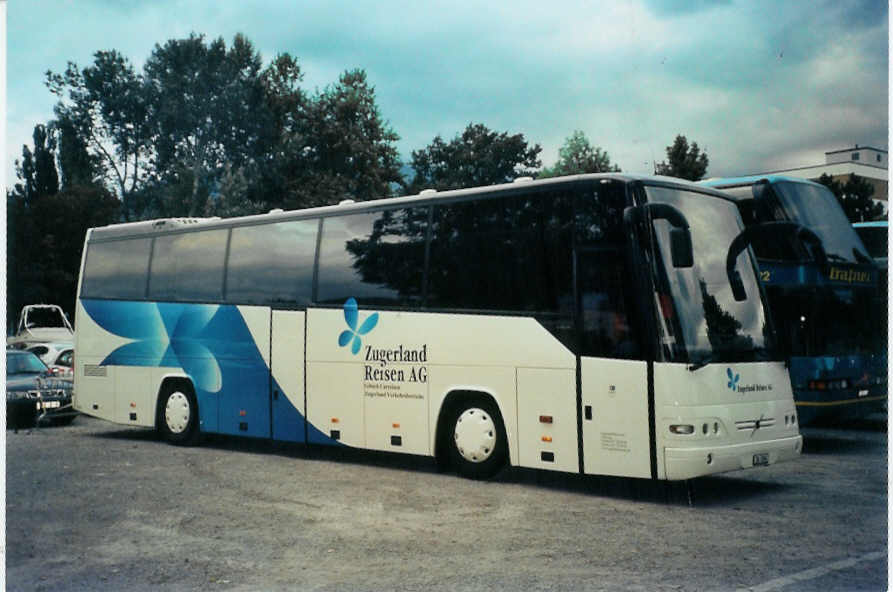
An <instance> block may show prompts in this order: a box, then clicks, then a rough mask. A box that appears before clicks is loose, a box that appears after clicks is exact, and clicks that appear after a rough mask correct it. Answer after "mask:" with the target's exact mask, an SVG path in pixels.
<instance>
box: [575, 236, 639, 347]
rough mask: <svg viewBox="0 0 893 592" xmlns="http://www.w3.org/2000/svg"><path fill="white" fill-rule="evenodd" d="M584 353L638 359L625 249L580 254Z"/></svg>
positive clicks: (599, 250) (590, 250)
mask: <svg viewBox="0 0 893 592" xmlns="http://www.w3.org/2000/svg"><path fill="white" fill-rule="evenodd" d="M577 264H578V268H579V269H578V272H577V273H578V276H579V278H580V279H579V281H580V299H581V306H580V308H581V311H582V318H581V326H582V329H583V333H582V336H581V337H582V340H583V341H582V344H581V345H582V351H581V353H582V355H584V356H595V357H604V358H626V359H637V358H639V357H640V349H639V345H638V342H637V340H636V335H635V331H634V330H633V327H632V321H631V320H630V316H629V314H628V308H629V307H630V304H629V302H630V301H631V299H630V298H628V292H629V285H630V283H631V282H630V281H629V276H630V274H629V273H627V270H626V256H625V253H624V252H623V251H622V250H621V249H616V248H604V249H587V250H584V251H582V252H581V253H580V255H579V256H578V258H577Z"/></svg>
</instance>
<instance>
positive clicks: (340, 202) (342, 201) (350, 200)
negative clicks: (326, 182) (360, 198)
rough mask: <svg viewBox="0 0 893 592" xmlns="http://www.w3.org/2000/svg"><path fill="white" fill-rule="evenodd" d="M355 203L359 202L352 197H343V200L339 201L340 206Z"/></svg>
mask: <svg viewBox="0 0 893 592" xmlns="http://www.w3.org/2000/svg"><path fill="white" fill-rule="evenodd" d="M353 203H357V202H356V201H354V200H352V199H342V200H341V201H339V202H338V205H339V206H349V205H350V204H353Z"/></svg>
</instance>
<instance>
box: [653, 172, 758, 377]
mask: <svg viewBox="0 0 893 592" xmlns="http://www.w3.org/2000/svg"><path fill="white" fill-rule="evenodd" d="M645 192H646V194H647V196H648V200H649V201H650V202H654V203H665V204H669V205H671V206H673V207H675V208H676V209H678V210H679V211H681V212H682V213H683V214H684V216H685V217H686V219H687V220H688V223H689V226H690V229H691V239H692V247H693V255H694V265H693V266H692V267H690V268H676V267H674V266H673V262H672V258H671V254H670V229H671V226H670V223H669V222H667V221H666V220H654V222H653V228H654V231H655V237H656V240H657V251H658V252H659V253H660V255H659V257H656V259H658V260H659V261H660V263H661V264H660V265H657V266H656V267H655V269H653V272H654V273H655V275H656V276H657V277H655V286H656V290H657V294H656V300H657V307H658V317H659V319H658V320H659V322H658V325H659V328H660V331H661V332H662V333H663V335H662V336H661V343H662V349H663V356H664V357H665V358H667V359H668V360H669V361H675V362H691V363H693V364H706V363H708V362H750V361H758V360H768V359H773V355H774V351H775V350H774V340H773V339H772V333H771V330H770V328H769V326H768V325H767V320H766V315H765V311H764V308H763V300H762V294H761V291H760V288H759V285H758V283H757V277H756V274H755V272H754V266H753V263H752V260H751V256H750V250H749V249H746V250H744V251H743V252H742V253H741V254H740V255H739V256H738V259H737V262H736V267H737V270H738V273H739V274H740V275H741V279H742V281H743V283H744V288H745V291H746V293H747V298H746V299H745V300H743V301H741V302H738V301H736V300H735V298H734V296H733V294H732V287H731V285H730V282H729V278H728V276H727V275H726V273H725V269H726V266H725V260H726V255H727V253H728V250H729V247H730V246H731V244H732V241H733V240H734V239H735V237H736V236H738V234H739V233H740V232H741V231H742V230H743V224H742V222H741V218H740V216H739V215H738V211H737V209H736V207H735V204H734V203H732V202H729V201H725V200H723V199H720V198H710V196H709V195H706V194H698V193H694V192H691V191H684V190H680V189H673V188H667V187H656V186H647V187H646V188H645Z"/></svg>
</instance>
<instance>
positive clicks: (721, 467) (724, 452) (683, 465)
mask: <svg viewBox="0 0 893 592" xmlns="http://www.w3.org/2000/svg"><path fill="white" fill-rule="evenodd" d="M802 450H803V437H802V436H799V435H798V436H792V437H790V438H779V439H777V440H764V441H761V442H747V443H745V444H730V445H726V446H711V447H704V448H665V449H664V461H665V466H666V469H667V479H668V480H670V481H678V480H682V479H693V478H695V477H701V476H704V475H712V474H714V473H724V472H726V471H737V470H738V469H750V468H752V467H756V466H766V465H774V464H775V463H777V462H783V461H786V460H793V459H795V458H797V457H798V456H800V452H801V451H802Z"/></svg>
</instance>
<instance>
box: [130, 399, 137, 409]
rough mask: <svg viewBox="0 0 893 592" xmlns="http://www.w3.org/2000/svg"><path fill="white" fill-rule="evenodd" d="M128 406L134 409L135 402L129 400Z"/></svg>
mask: <svg viewBox="0 0 893 592" xmlns="http://www.w3.org/2000/svg"><path fill="white" fill-rule="evenodd" d="M130 408H131V409H136V403H134V402H133V401H131V402H130Z"/></svg>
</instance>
